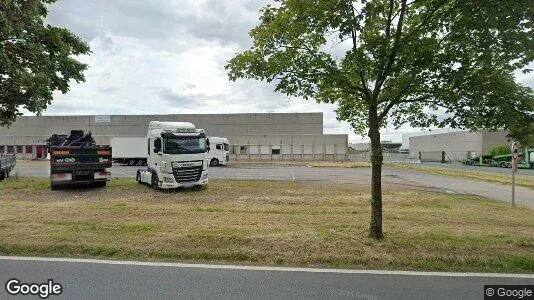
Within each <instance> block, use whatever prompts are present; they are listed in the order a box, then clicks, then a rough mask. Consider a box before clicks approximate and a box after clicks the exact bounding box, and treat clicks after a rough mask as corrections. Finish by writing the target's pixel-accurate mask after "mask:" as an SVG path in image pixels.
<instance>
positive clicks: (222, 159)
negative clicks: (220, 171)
mask: <svg viewBox="0 0 534 300" xmlns="http://www.w3.org/2000/svg"><path fill="white" fill-rule="evenodd" d="M209 139H210V144H211V150H210V152H209V156H210V166H212V167H217V166H219V165H224V166H226V165H228V163H229V162H230V151H229V150H230V145H229V143H228V139H227V138H223V137H216V136H211V137H210V138H209Z"/></svg>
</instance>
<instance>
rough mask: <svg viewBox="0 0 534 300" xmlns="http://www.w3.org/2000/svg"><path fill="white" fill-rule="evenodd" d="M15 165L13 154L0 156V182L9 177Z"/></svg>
mask: <svg viewBox="0 0 534 300" xmlns="http://www.w3.org/2000/svg"><path fill="white" fill-rule="evenodd" d="M16 164H17V159H16V157H15V155H14V154H13V155H9V154H7V155H6V154H0V180H3V179H4V178H7V177H9V174H10V173H11V171H13V169H14V168H15V165H16Z"/></svg>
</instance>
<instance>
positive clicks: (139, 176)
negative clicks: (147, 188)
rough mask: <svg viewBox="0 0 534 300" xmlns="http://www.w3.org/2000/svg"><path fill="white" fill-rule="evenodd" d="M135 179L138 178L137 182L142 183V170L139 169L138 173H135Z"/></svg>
mask: <svg viewBox="0 0 534 300" xmlns="http://www.w3.org/2000/svg"><path fill="white" fill-rule="evenodd" d="M135 180H137V183H141V172H139V170H137V175H135Z"/></svg>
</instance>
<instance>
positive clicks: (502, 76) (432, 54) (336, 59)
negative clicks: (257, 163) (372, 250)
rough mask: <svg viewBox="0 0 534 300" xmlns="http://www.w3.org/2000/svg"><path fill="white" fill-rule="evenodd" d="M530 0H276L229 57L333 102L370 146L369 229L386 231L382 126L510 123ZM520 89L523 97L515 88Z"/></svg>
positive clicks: (521, 100) (521, 108)
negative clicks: (247, 44)
mask: <svg viewBox="0 0 534 300" xmlns="http://www.w3.org/2000/svg"><path fill="white" fill-rule="evenodd" d="M533 20H534V2H532V1H531V0H514V1H500V0H481V1H465V0H410V1H408V0H369V1H367V0H360V1H350V0H275V3H274V4H273V5H267V6H265V7H264V8H263V9H262V10H261V17H260V23H259V25H257V26H256V27H255V28H253V29H252V30H251V31H250V36H251V37H252V39H253V46H252V47H251V48H250V49H248V50H246V51H243V52H242V53H239V54H237V55H236V56H235V57H234V58H232V59H231V60H230V61H229V62H228V64H227V65H226V69H227V71H228V73H229V77H230V79H231V80H236V79H237V78H253V79H257V80H264V81H267V82H271V81H273V82H274V83H275V84H276V88H275V90H276V91H279V92H282V93H285V94H287V95H290V96H296V97H302V98H304V99H315V100H316V101H318V102H327V103H336V104H337V105H338V107H339V108H338V110H337V114H338V119H340V120H345V121H348V122H349V123H350V124H351V125H352V127H353V128H354V130H355V131H356V132H357V133H364V132H367V134H368V136H369V137H370V139H371V148H372V155H371V161H372V179H371V198H372V199H371V207H372V214H371V225H370V236H371V237H373V238H377V239H378V238H382V236H383V232H382V190H381V173H382V160H383V157H382V152H381V147H380V129H381V128H382V127H384V126H388V125H389V126H391V125H392V126H397V127H398V126H400V125H401V124H404V123H410V124H411V125H412V126H416V127H429V126H439V127H444V126H452V127H459V128H468V129H473V130H476V129H481V128H487V129H498V128H505V127H506V125H507V124H506V120H507V119H508V118H503V116H504V115H506V116H514V117H516V118H526V116H527V115H528V114H531V113H532V111H531V110H530V108H529V106H528V103H526V102H527V101H529V99H532V97H533V91H532V89H529V88H525V87H521V86H519V85H518V84H517V83H516V82H515V81H514V76H513V74H512V72H514V71H516V70H518V69H521V70H523V71H524V72H528V71H529V70H527V69H524V68H525V66H526V65H527V64H528V63H529V62H531V61H533V58H534V42H533V36H534V34H533V26H534V25H533ZM517 96H520V97H517Z"/></svg>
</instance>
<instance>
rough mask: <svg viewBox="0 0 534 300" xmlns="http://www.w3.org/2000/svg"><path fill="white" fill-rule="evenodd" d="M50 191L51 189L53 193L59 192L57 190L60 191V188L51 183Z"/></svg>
mask: <svg viewBox="0 0 534 300" xmlns="http://www.w3.org/2000/svg"><path fill="white" fill-rule="evenodd" d="M50 189H51V190H52V191H57V190H58V186H57V185H55V184H53V183H51V184H50Z"/></svg>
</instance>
